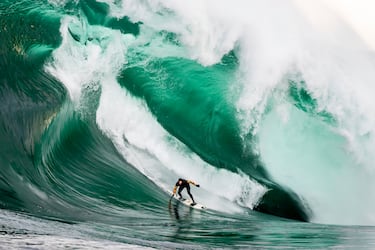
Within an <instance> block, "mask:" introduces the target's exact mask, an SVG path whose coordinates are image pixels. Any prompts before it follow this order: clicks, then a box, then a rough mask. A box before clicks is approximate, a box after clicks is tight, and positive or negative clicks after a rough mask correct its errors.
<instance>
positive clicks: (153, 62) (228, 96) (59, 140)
mask: <svg viewBox="0 0 375 250" xmlns="http://www.w3.org/2000/svg"><path fill="white" fill-rule="evenodd" d="M270 4H271V5H272V6H274V7H275V8H273V9H272V10H271V9H269V7H268V6H270ZM3 5H5V6H6V7H7V9H8V10H11V11H9V12H8V13H7V14H3V16H4V18H2V20H1V22H2V24H3V25H2V27H3V30H2V32H1V33H0V36H1V40H2V41H5V42H4V43H2V44H1V45H0V46H1V51H2V55H3V56H2V57H1V58H2V59H1V61H0V63H1V65H0V66H1V67H0V68H1V72H0V73H1V74H0V75H1V79H2V81H1V86H0V89H1V102H2V105H1V108H0V112H1V114H2V115H1V117H2V118H1V121H0V122H1V130H0V133H1V134H0V135H1V138H2V141H3V142H4V143H3V146H2V148H1V155H2V157H1V168H2V172H1V178H0V190H1V193H2V194H3V195H2V198H1V203H0V205H1V206H2V207H5V208H11V209H17V210H26V211H30V212H32V213H35V214H39V215H46V214H47V215H48V216H54V217H58V218H65V219H66V220H85V219H90V220H98V219H97V216H95V215H96V214H100V215H102V217H101V218H102V220H111V216H115V215H118V216H125V215H129V216H131V215H133V214H134V213H136V214H142V213H146V212H145V211H150V210H152V212H150V214H158V213H160V211H163V209H164V208H163V204H164V202H163V200H167V199H168V192H166V191H168V190H169V189H171V186H173V184H174V182H175V180H176V179H177V178H178V177H185V178H191V179H194V180H196V181H197V182H199V183H200V184H201V186H202V188H201V189H199V190H196V192H194V193H195V195H196V196H197V197H198V199H200V200H204V201H205V203H206V205H207V206H208V207H209V208H210V209H213V210H216V211H221V212H229V213H244V212H246V211H248V210H249V209H250V210H257V211H260V212H265V213H269V214H273V215H277V216H281V217H286V218H290V219H297V220H301V221H313V222H320V223H336V224H368V223H370V224H372V220H371V218H372V208H373V205H374V204H372V203H373V202H372V201H371V199H370V200H369V199H368V191H369V190H373V188H372V187H373V184H372V181H371V180H373V168H372V167H371V162H372V156H371V155H372V154H371V152H372V145H375V144H374V142H373V139H372V133H373V131H372V130H373V126H372V125H373V117H374V114H373V112H374V111H372V110H371V108H369V107H371V104H372V101H371V100H372V98H371V91H370V90H371V88H372V87H371V86H372V84H371V82H372V80H373V79H374V74H373V72H372V70H371V69H372V66H373V60H374V59H373V58H374V57H373V52H372V51H371V50H370V48H369V47H368V45H367V44H366V43H364V42H363V41H362V40H361V37H359V36H358V35H357V34H356V33H355V32H354V31H353V30H352V29H350V28H349V27H348V25H347V23H346V22H345V20H343V17H342V16H340V14H339V13H336V12H335V11H334V10H332V11H331V10H330V11H327V12H325V15H326V16H327V17H329V19H326V20H325V21H324V20H320V21H319V22H318V21H315V19H314V18H315V17H316V13H318V12H319V11H320V10H322V7H321V4H320V2H319V3H316V4H311V6H313V8H311V6H310V7H309V12H308V13H306V9H304V8H303V7H305V6H302V5H301V4H296V3H295V2H294V1H288V2H286V3H284V4H282V5H281V4H280V3H278V2H277V1H266V2H264V3H256V2H246V1H240V0H237V1H235V2H233V3H230V4H229V3H226V2H220V4H215V3H214V2H212V1H209V0H206V1H191V2H189V4H187V3H175V2H169V1H168V2H161V1H142V2H139V1H120V2H113V1H98V2H96V1H91V0H85V1H52V0H50V1H46V2H42V3H38V4H35V3H34V4H31V3H29V2H28V1H22V2H20V3H19V4H17V5H14V4H12V3H10V2H5V3H3ZM233 13H236V15H235V16H233ZM301 13H302V14H301ZM20 16H23V18H19V17H20ZM271 16H272V17H273V18H272V20H271V18H270V17H271ZM275 20H277V22H275ZM322 23H323V24H325V26H324V25H321V24H322ZM333 24H334V25H333ZM15 27H17V29H15ZM326 29H327V30H329V34H330V35H327V33H326ZM19 34H22V35H19ZM336 37H345V38H346V40H345V41H337V38H336ZM358 65H361V67H360V68H359V67H358ZM365 190H366V192H365ZM370 195H371V191H370ZM353 200H355V201H356V202H353ZM358 203H361V204H364V205H363V206H361V208H358V206H357V204H358ZM343 207H345V208H346V209H342V208H343ZM147 213H149V212H147ZM354 215H355V216H354Z"/></svg>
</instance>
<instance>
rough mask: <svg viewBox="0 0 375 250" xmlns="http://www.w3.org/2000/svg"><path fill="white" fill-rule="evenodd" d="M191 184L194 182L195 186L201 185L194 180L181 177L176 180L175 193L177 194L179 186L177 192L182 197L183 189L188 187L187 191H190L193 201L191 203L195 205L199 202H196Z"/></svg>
mask: <svg viewBox="0 0 375 250" xmlns="http://www.w3.org/2000/svg"><path fill="white" fill-rule="evenodd" d="M189 184H193V185H194V186H196V187H199V184H197V183H195V182H194V181H191V180H185V179H181V178H179V179H178V181H177V182H176V184H175V185H174V188H173V195H175V194H176V190H177V187H179V188H178V192H177V193H178V195H179V196H180V199H182V195H181V191H182V190H184V188H186V191H187V192H188V194H189V196H190V198H191V200H192V202H193V203H192V204H191V205H193V206H194V205H195V204H197V203H195V201H194V198H193V195H192V194H191V193H190V185H189Z"/></svg>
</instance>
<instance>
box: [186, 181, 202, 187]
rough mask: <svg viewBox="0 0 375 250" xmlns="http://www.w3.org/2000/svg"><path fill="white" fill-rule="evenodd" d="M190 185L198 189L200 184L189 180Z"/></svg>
mask: <svg viewBox="0 0 375 250" xmlns="http://www.w3.org/2000/svg"><path fill="white" fill-rule="evenodd" d="M187 182H188V183H189V184H193V185H194V186H196V187H199V184H197V183H195V182H194V181H191V180H188V181H187Z"/></svg>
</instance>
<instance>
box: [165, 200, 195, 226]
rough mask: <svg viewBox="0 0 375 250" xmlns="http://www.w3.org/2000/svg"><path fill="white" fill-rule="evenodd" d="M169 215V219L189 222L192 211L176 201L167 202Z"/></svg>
mask: <svg viewBox="0 0 375 250" xmlns="http://www.w3.org/2000/svg"><path fill="white" fill-rule="evenodd" d="M168 208H169V214H170V215H171V218H173V219H176V220H177V221H190V219H191V216H192V209H191V208H187V207H186V206H184V205H183V204H181V203H180V202H178V201H173V200H172V199H171V200H169V204H168Z"/></svg>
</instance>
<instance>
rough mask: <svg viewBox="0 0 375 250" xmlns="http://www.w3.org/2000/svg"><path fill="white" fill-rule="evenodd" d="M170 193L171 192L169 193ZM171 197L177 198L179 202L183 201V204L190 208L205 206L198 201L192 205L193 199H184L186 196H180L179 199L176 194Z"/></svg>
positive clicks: (202, 207)
mask: <svg viewBox="0 0 375 250" xmlns="http://www.w3.org/2000/svg"><path fill="white" fill-rule="evenodd" d="M171 195H172V194H171ZM173 198H174V199H175V200H178V201H179V202H181V203H183V204H184V205H186V206H188V207H191V208H195V209H206V207H205V206H203V205H202V204H199V203H195V205H193V201H192V200H190V199H186V198H182V199H180V198H179V197H178V196H176V195H173Z"/></svg>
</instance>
